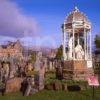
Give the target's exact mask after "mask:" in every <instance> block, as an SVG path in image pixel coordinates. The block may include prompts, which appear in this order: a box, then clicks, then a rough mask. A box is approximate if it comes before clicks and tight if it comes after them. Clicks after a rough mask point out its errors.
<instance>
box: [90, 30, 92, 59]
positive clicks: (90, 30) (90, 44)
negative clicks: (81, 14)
mask: <svg viewBox="0 0 100 100" xmlns="http://www.w3.org/2000/svg"><path fill="white" fill-rule="evenodd" d="M90 59H92V35H91V30H90Z"/></svg>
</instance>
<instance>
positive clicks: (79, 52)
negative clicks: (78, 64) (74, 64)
mask: <svg viewBox="0 0 100 100" xmlns="http://www.w3.org/2000/svg"><path fill="white" fill-rule="evenodd" d="M75 55H76V59H83V57H84V51H83V48H82V46H81V45H80V44H78V45H77V46H76V47H75Z"/></svg>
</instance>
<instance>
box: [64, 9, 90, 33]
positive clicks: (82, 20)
mask: <svg viewBox="0 0 100 100" xmlns="http://www.w3.org/2000/svg"><path fill="white" fill-rule="evenodd" d="M73 26H74V28H75V29H76V30H75V33H78V32H83V31H84V28H85V29H86V31H90V29H91V23H90V21H89V20H88V18H87V16H85V15H84V14H83V13H82V12H80V11H79V10H78V8H77V7H75V9H74V10H73V11H72V12H71V13H70V14H69V15H68V17H67V18H66V19H65V21H64V24H63V25H62V29H63V30H64V31H66V32H72V29H73Z"/></svg>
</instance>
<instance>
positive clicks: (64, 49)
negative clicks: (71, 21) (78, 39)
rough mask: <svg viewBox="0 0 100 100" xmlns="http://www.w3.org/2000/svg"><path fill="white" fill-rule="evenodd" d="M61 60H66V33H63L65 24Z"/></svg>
mask: <svg viewBox="0 0 100 100" xmlns="http://www.w3.org/2000/svg"><path fill="white" fill-rule="evenodd" d="M63 58H64V60H66V32H65V23H64V28H63Z"/></svg>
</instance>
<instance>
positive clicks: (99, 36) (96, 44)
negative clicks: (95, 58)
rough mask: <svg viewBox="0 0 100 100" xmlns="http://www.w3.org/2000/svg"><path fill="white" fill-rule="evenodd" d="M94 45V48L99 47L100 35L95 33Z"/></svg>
mask: <svg viewBox="0 0 100 100" xmlns="http://www.w3.org/2000/svg"><path fill="white" fill-rule="evenodd" d="M95 46H96V48H97V49H98V48H100V35H96V37H95Z"/></svg>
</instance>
